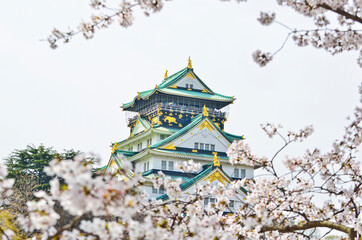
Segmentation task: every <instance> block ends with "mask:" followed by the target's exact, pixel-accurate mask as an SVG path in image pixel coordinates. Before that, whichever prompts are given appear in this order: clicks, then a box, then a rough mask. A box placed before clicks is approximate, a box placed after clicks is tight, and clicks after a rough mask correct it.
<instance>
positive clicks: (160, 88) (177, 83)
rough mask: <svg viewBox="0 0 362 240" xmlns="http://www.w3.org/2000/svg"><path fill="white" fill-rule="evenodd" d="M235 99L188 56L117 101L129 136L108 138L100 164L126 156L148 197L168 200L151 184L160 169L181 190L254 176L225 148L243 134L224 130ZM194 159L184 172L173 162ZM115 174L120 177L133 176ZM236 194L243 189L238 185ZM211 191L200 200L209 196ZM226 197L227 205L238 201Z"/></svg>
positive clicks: (112, 164)
mask: <svg viewBox="0 0 362 240" xmlns="http://www.w3.org/2000/svg"><path fill="white" fill-rule="evenodd" d="M234 100H235V98H234V97H230V96H225V95H222V94H218V93H215V92H214V91H212V90H211V89H210V88H209V87H208V86H207V85H206V84H205V83H204V82H203V81H202V80H201V79H200V78H199V77H198V76H197V75H196V73H195V72H194V70H193V67H192V64H191V60H190V58H189V60H188V65H187V67H186V68H184V69H182V70H181V71H179V72H177V73H175V74H173V75H171V76H168V75H167V71H166V73H165V76H164V79H163V81H162V82H161V83H160V84H159V85H156V87H155V88H153V89H151V90H148V91H143V92H138V94H137V95H136V96H135V97H134V99H133V100H132V101H131V102H129V103H126V104H123V105H122V109H123V111H126V116H127V122H128V127H129V128H130V134H129V137H128V138H126V139H125V140H122V141H119V142H116V143H114V144H112V154H111V157H110V159H109V162H108V164H107V166H105V167H104V169H103V170H105V171H106V172H111V173H115V172H117V170H118V168H120V166H121V164H122V162H123V161H130V162H131V163H132V164H133V166H134V168H135V169H136V170H137V172H142V175H143V176H144V178H145V179H146V182H145V184H144V186H142V187H143V190H144V191H145V192H147V193H148V195H149V196H150V198H158V199H162V200H164V201H167V200H169V197H168V196H167V194H166V193H165V190H164V189H163V187H162V186H161V188H159V189H156V188H154V187H153V184H152V182H151V181H150V179H151V178H152V177H153V176H154V175H157V174H158V172H159V171H162V172H163V173H164V174H165V175H166V176H169V177H171V179H175V178H181V179H182V184H181V186H180V187H181V189H182V191H183V192H184V193H185V194H190V193H192V192H193V191H194V190H195V187H196V186H197V184H203V183H206V182H211V183H212V184H218V183H221V184H224V185H225V184H228V183H230V182H232V181H234V180H238V179H242V178H245V177H246V178H253V174H254V169H253V168H252V167H250V166H246V165H245V166H244V165H237V166H232V165H231V164H230V163H229V161H228V157H227V155H226V151H227V149H228V147H229V146H230V144H231V143H232V142H233V141H234V140H240V139H242V138H243V137H242V136H237V135H234V134H230V133H227V132H225V131H224V125H225V122H226V120H227V117H228V107H229V105H230V104H232V103H233V101H234ZM190 159H193V161H194V162H196V163H201V165H203V167H202V169H201V170H200V171H199V172H195V173H184V172H182V171H181V170H180V169H178V168H177V167H176V166H177V164H182V163H183V162H185V161H188V160H190ZM132 174H133V172H129V174H128V176H126V177H125V176H119V177H120V179H121V180H122V179H124V178H127V177H132ZM240 194H241V195H245V194H246V191H245V190H243V189H240ZM214 201H216V199H214V198H213V197H212V196H210V197H209V198H205V199H204V203H205V205H207V204H208V203H209V202H211V203H212V202H214ZM236 201H237V200H235V201H234V200H231V201H230V204H229V207H231V208H233V207H235V206H236V205H237V203H236Z"/></svg>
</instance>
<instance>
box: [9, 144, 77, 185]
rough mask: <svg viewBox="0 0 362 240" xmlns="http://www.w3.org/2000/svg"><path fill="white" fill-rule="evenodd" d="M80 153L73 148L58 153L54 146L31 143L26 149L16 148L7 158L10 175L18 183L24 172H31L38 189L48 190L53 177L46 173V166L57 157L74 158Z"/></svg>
mask: <svg viewBox="0 0 362 240" xmlns="http://www.w3.org/2000/svg"><path fill="white" fill-rule="evenodd" d="M79 153H80V152H79V151H76V150H73V149H70V150H63V152H60V153H58V152H57V151H56V150H54V149H53V148H52V147H45V146H44V145H42V144H41V145H40V146H39V147H36V146H34V145H32V144H30V145H28V146H27V147H26V148H25V149H16V150H14V151H13V152H12V153H11V154H10V156H9V157H8V158H5V164H6V166H7V168H8V171H9V175H8V177H9V178H14V179H15V184H16V182H18V180H19V179H20V178H21V176H22V175H23V174H29V175H32V176H33V177H34V179H35V181H36V182H37V189H43V190H48V189H49V181H50V180H51V177H49V176H47V175H46V174H45V172H44V167H45V166H47V165H48V164H49V162H50V161H51V160H53V159H55V158H58V159H60V160H62V159H72V158H74V157H75V156H76V155H78V154H79Z"/></svg>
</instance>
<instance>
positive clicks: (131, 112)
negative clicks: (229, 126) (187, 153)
mask: <svg viewBox="0 0 362 240" xmlns="http://www.w3.org/2000/svg"><path fill="white" fill-rule="evenodd" d="M234 100H235V98H234V97H230V96H225V95H222V94H218V93H215V92H214V91H212V90H211V89H210V88H209V87H208V86H207V85H206V84H205V83H204V82H203V81H202V80H201V79H200V78H199V77H198V76H197V75H196V74H195V72H194V70H193V68H192V65H191V60H190V59H189V62H188V66H187V67H186V68H184V69H182V70H181V71H179V72H177V73H175V74H173V75H171V76H168V75H167V71H166V74H165V78H164V80H163V81H162V83H161V84H159V85H156V86H155V88H153V89H151V90H148V91H143V92H138V94H137V96H136V97H135V98H134V99H133V100H132V101H131V102H129V103H126V104H123V105H122V109H123V110H124V111H127V115H128V116H127V120H128V125H129V126H130V127H131V128H132V125H133V124H134V121H135V120H136V119H137V116H138V115H139V116H141V117H143V118H145V119H147V120H149V121H150V122H151V123H152V124H157V123H161V124H162V121H160V116H162V115H164V114H165V113H166V115H169V116H170V117H171V118H174V115H175V114H176V115H177V116H183V118H184V119H183V121H182V122H183V124H181V125H184V124H187V123H189V122H190V120H191V119H192V117H194V116H195V115H197V114H200V113H202V112H203V109H204V107H206V108H207V111H208V112H209V115H210V116H212V117H213V118H214V119H215V121H216V122H220V123H221V122H222V125H223V122H224V121H226V119H227V115H228V108H227V106H228V105H229V104H231V103H233V101H234ZM155 117H158V119H157V120H156V118H155ZM172 121H173V119H172ZM168 125H169V126H170V127H177V126H180V127H182V126H181V125H180V124H175V125H173V124H172V123H170V122H168Z"/></svg>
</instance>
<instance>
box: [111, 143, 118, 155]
mask: <svg viewBox="0 0 362 240" xmlns="http://www.w3.org/2000/svg"><path fill="white" fill-rule="evenodd" d="M117 147H118V143H117V142H116V143H114V144H113V147H112V153H114V152H115V151H116V150H117Z"/></svg>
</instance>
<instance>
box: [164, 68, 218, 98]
mask: <svg viewBox="0 0 362 240" xmlns="http://www.w3.org/2000/svg"><path fill="white" fill-rule="evenodd" d="M189 73H192V74H193V75H194V76H195V77H196V79H197V80H198V81H199V82H200V83H201V84H202V85H203V86H204V87H205V88H206V90H207V91H208V92H209V93H211V94H215V93H214V92H213V91H212V90H211V89H210V88H209V87H208V86H207V85H206V84H205V83H204V82H203V81H202V80H201V79H200V78H199V77H198V76H197V75H196V74H195V72H194V70H193V69H192V68H191V69H190V68H188V67H186V68H184V69H182V70H181V71H178V72H177V73H175V74H173V75H171V76H169V77H167V78H165V79H164V80H163V81H162V83H161V84H160V85H159V86H158V87H159V88H160V89H161V88H166V87H171V86H173V85H174V84H176V83H177V82H178V81H180V80H181V79H182V78H183V77H185V76H187V74H189Z"/></svg>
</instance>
